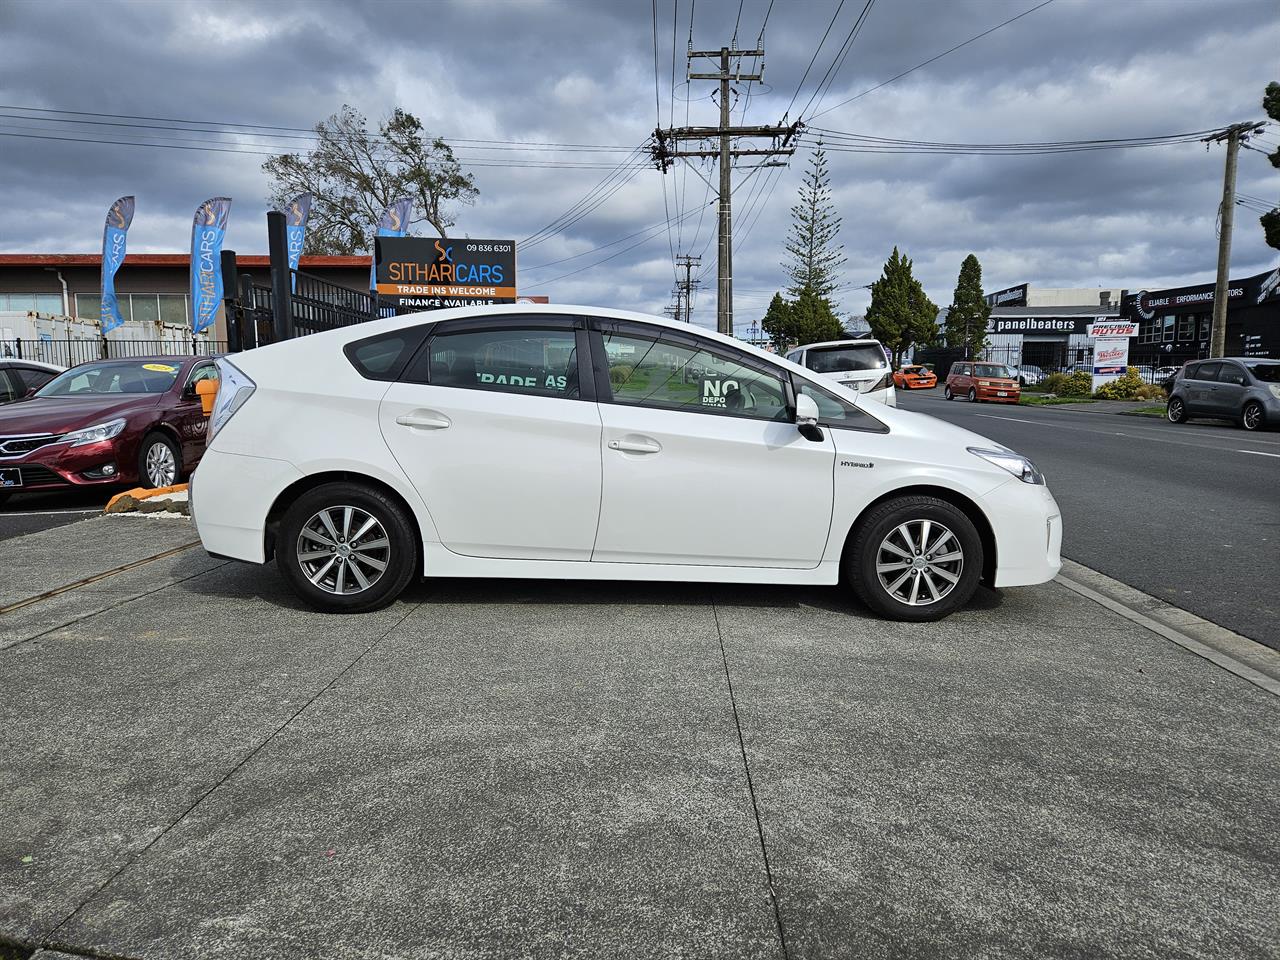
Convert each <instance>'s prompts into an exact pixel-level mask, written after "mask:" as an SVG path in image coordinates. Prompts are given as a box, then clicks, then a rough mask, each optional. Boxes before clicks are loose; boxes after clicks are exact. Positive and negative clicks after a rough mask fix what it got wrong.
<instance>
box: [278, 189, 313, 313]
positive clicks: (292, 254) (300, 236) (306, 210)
mask: <svg viewBox="0 0 1280 960" xmlns="http://www.w3.org/2000/svg"><path fill="white" fill-rule="evenodd" d="M310 216H311V194H309V193H300V194H298V195H297V196H296V197H294V198H293V199H292V200H290V201H289V204H288V206H286V207H285V208H284V231H285V239H286V240H287V242H288V248H289V269H290V270H297V269H298V264H299V262H301V260H302V245H303V241H305V240H306V236H307V218H308V217H310ZM291 279H292V282H293V287H294V289H295V290H296V289H297V286H298V278H297V277H291Z"/></svg>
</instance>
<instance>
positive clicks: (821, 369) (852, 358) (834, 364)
mask: <svg viewBox="0 0 1280 960" xmlns="http://www.w3.org/2000/svg"><path fill="white" fill-rule="evenodd" d="M805 365H806V366H807V367H808V368H809V369H810V370H812V371H814V372H815V373H848V372H850V371H854V370H883V369H885V368H886V367H888V366H889V361H888V360H886V359H885V356H884V350H882V349H881V348H880V347H878V346H877V345H876V344H874V343H868V344H859V345H851V346H840V347H820V348H818V349H812V348H810V350H809V354H808V356H807V357H806V358H805Z"/></svg>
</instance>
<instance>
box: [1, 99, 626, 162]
mask: <svg viewBox="0 0 1280 960" xmlns="http://www.w3.org/2000/svg"><path fill="white" fill-rule="evenodd" d="M0 110H23V111H26V112H29V113H53V114H59V115H60V116H78V117H105V118H112V119H115V120H150V121H155V122H157V123H186V124H199V125H200V126H202V127H224V128H225V127H246V128H251V129H255V130H283V131H287V132H291V133H303V134H307V136H305V137H285V136H283V135H280V136H274V135H273V136H272V138H273V139H277V140H283V139H289V140H319V139H321V138H320V136H319V134H317V133H316V132H315V130H314V129H312V128H309V127H282V126H272V125H270V124H262V123H231V122H226V121H221V120H190V119H175V118H169V117H144V116H138V115H135V114H127V113H94V112H91V111H86V110H55V109H53V108H51V107H27V106H19V105H16V104H0ZM23 119H31V120H40V121H43V122H48V123H55V122H61V123H84V124H88V123H93V122H94V121H91V120H59V119H57V118H55V117H25V118H23ZM108 125H109V126H126V127H127V126H141V125H138V124H108ZM155 129H170V128H168V127H157V128H155ZM172 129H184V130H186V131H187V132H191V133H220V134H225V135H228V136H252V135H253V134H242V133H239V132H238V131H235V130H226V129H222V130H218V129H212V130H211V129H199V130H197V129H191V128H178V127H174V128H172ZM370 139H374V140H382V139H384V138H383V137H382V136H381V135H380V134H374V135H371V137H370ZM439 139H441V140H445V141H446V142H452V143H491V144H511V145H516V146H527V147H560V148H587V149H595V150H622V151H627V152H630V149H631V148H629V147H621V146H617V145H614V144H599V143H555V142H551V141H542V140H477V139H474V138H470V137H449V136H444V135H440V136H439Z"/></svg>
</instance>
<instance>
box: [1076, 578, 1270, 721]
mask: <svg viewBox="0 0 1280 960" xmlns="http://www.w3.org/2000/svg"><path fill="white" fill-rule="evenodd" d="M1064 568H1065V569H1067V570H1068V571H1069V574H1061V573H1060V574H1059V575H1058V577H1057V581H1058V582H1059V583H1061V584H1062V585H1063V586H1064V587H1066V588H1067V589H1068V590H1071V591H1073V592H1074V593H1078V594H1079V595H1080V596H1082V597H1087V598H1088V599H1090V600H1092V601H1094V602H1095V603H1097V604H1099V605H1101V606H1103V607H1106V608H1107V609H1108V610H1111V611H1112V612H1114V613H1118V614H1119V615H1120V616H1122V617H1124V618H1125V619H1126V620H1130V621H1132V622H1133V623H1136V624H1138V625H1139V626H1141V627H1145V628H1146V629H1147V630H1150V631H1151V632H1152V633H1155V634H1158V635H1159V636H1161V637H1164V638H1165V639H1166V640H1170V641H1172V642H1173V643H1176V644H1177V645H1178V646H1180V647H1182V648H1183V649H1184V650H1187V651H1188V652H1190V653H1193V654H1195V655H1196V656H1198V657H1202V658H1204V659H1205V660H1208V661H1209V662H1210V663H1213V664H1215V665H1216V666H1219V667H1221V668H1222V669H1223V670H1226V671H1227V672H1228V673H1230V674H1233V675H1234V676H1237V677H1239V678H1240V679H1241V680H1245V681H1247V682H1249V683H1251V684H1253V685H1254V686H1256V687H1259V688H1260V689H1262V690H1265V691H1266V692H1267V693H1269V694H1271V695H1272V696H1275V697H1280V654H1277V653H1275V651H1273V650H1271V649H1269V648H1268V647H1265V646H1263V645H1262V644H1260V643H1257V642H1256V641H1254V640H1250V639H1249V638H1248V637H1244V636H1241V635H1240V634H1238V633H1234V632H1233V631H1231V630H1228V629H1226V628H1225V627H1221V626H1219V625H1218V624H1216V623H1212V622H1211V621H1208V620H1205V619H1203V618H1201V617H1197V616H1196V615H1195V614H1193V613H1190V612H1189V611H1186V610H1183V609H1181V608H1179V607H1175V606H1173V605H1172V604H1168V603H1165V602H1164V601H1163V600H1160V599H1158V598H1156V597H1152V596H1149V595H1148V594H1145V593H1142V592H1141V591H1140V590H1135V589H1134V588H1133V587H1130V586H1128V585H1127V584H1124V583H1121V582H1120V581H1118V580H1113V579H1112V578H1111V577H1108V576H1107V575H1106V574H1104V573H1099V572H1098V571H1096V570H1092V569H1090V568H1089V567H1086V566H1084V565H1083V564H1079V563H1075V562H1074V561H1071V560H1065V561H1064ZM1077 576H1078V577H1080V579H1076V577H1077ZM1082 580H1089V581H1091V582H1092V583H1093V586H1089V585H1087V584H1086V583H1084V582H1081V581H1082ZM1095 588H1097V589H1095ZM1122 598H1123V599H1122ZM1126 601H1127V602H1126ZM1134 601H1137V602H1140V603H1141V604H1142V605H1143V606H1144V607H1146V608H1147V610H1146V612H1143V611H1142V610H1139V609H1137V607H1136V606H1134V605H1133V603H1134ZM1171 621H1176V623H1177V626H1175V625H1174V623H1173V622H1171ZM1185 631H1194V632H1195V633H1199V634H1201V636H1202V639H1197V638H1196V637H1194V636H1191V635H1190V634H1189V633H1188V632H1185ZM1224 647H1226V648H1233V653H1238V654H1243V655H1246V656H1249V658H1250V659H1252V660H1254V661H1255V663H1256V664H1257V666H1254V665H1251V664H1248V663H1245V662H1244V661H1243V660H1242V659H1240V658H1239V657H1238V656H1234V655H1233V653H1228V652H1227V651H1226V650H1225V649H1223V648H1224Z"/></svg>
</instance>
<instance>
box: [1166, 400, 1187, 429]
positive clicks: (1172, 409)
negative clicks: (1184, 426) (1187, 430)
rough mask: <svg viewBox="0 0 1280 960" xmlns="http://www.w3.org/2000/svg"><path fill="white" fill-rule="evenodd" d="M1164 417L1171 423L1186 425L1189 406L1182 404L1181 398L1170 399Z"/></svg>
mask: <svg viewBox="0 0 1280 960" xmlns="http://www.w3.org/2000/svg"><path fill="white" fill-rule="evenodd" d="M1164 415H1165V417H1166V418H1167V419H1168V421H1169V422H1170V423H1186V422H1187V405H1186V404H1185V403H1183V402H1182V398H1181V397H1170V398H1169V404H1168V406H1166V407H1165V408H1164Z"/></svg>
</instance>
